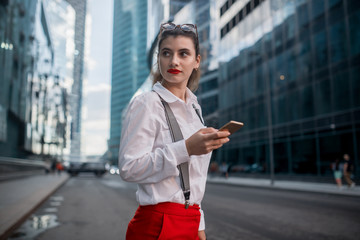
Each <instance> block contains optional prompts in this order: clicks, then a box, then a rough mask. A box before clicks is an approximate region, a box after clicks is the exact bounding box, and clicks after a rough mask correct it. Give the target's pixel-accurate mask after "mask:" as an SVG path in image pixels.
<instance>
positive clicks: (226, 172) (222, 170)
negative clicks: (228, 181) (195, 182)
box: [220, 162, 229, 178]
mask: <svg viewBox="0 0 360 240" xmlns="http://www.w3.org/2000/svg"><path fill="white" fill-rule="evenodd" d="M220 173H221V176H223V177H225V178H228V177H229V165H227V164H226V162H222V164H221V166H220Z"/></svg>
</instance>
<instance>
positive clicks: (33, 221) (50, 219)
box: [8, 214, 60, 240]
mask: <svg viewBox="0 0 360 240" xmlns="http://www.w3.org/2000/svg"><path fill="white" fill-rule="evenodd" d="M59 225H60V223H59V222H58V221H57V216H56V215H54V214H44V215H39V216H37V215H33V216H31V217H30V218H29V219H28V220H27V221H26V222H25V223H24V224H23V225H21V227H20V228H19V229H17V230H16V231H15V232H14V233H13V234H12V235H11V236H10V238H8V239H9V240H12V239H14V240H15V239H16V240H32V239H35V237H36V236H37V235H39V234H41V233H42V232H44V231H46V230H48V229H50V228H54V227H56V226H59Z"/></svg>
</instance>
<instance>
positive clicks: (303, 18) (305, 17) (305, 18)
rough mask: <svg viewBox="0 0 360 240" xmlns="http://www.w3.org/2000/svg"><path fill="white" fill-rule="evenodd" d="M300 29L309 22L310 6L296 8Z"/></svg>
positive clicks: (305, 4) (303, 5)
mask: <svg viewBox="0 0 360 240" xmlns="http://www.w3.org/2000/svg"><path fill="white" fill-rule="evenodd" d="M296 12H297V17H298V24H299V29H301V27H302V26H304V25H306V24H307V23H308V22H309V12H308V5H307V3H304V4H302V5H300V6H298V7H297V8H296Z"/></svg>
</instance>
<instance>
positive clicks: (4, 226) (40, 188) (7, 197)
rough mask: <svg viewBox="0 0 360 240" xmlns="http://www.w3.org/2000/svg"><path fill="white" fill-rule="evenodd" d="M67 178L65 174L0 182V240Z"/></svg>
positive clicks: (5, 237)
mask: <svg viewBox="0 0 360 240" xmlns="http://www.w3.org/2000/svg"><path fill="white" fill-rule="evenodd" d="M68 178H69V175H68V174H67V173H65V172H64V173H62V174H61V175H57V174H48V175H45V174H44V175H34V176H30V177H24V178H18V179H15V180H14V179H12V180H8V181H1V182H0V240H2V239H7V238H8V237H9V235H10V234H11V233H12V231H14V230H15V229H16V228H17V227H19V226H20V225H21V224H22V222H23V221H25V220H26V219H27V218H28V217H29V216H30V215H31V213H32V212H33V211H34V210H35V209H36V208H38V207H39V206H40V205H41V204H42V203H43V202H44V201H45V200H46V199H47V198H48V197H49V196H50V195H51V194H52V193H53V192H55V191H56V190H57V189H58V188H59V187H60V186H61V185H62V184H64V183H65V182H66V181H67V180H68Z"/></svg>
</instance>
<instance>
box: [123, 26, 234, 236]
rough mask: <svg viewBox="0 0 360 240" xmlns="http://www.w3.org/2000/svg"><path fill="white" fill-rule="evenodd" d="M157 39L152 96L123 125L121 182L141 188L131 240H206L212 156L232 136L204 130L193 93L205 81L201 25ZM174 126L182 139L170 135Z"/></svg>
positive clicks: (169, 30) (170, 30)
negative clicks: (202, 77) (205, 209)
mask: <svg viewBox="0 0 360 240" xmlns="http://www.w3.org/2000/svg"><path fill="white" fill-rule="evenodd" d="M158 39H159V40H158V53H157V64H156V66H157V69H156V70H155V71H154V72H153V84H154V85H153V91H152V92H147V93H144V94H142V95H139V96H137V97H135V98H134V99H133V100H132V101H131V102H130V104H129V106H128V108H127V110H126V113H125V118H124V121H123V124H122V133H121V140H120V152H119V169H120V175H121V177H122V179H123V180H125V181H128V182H135V183H137V184H138V190H137V192H136V196H137V201H138V202H139V205H140V206H139V207H138V209H137V211H136V213H135V216H134V217H133V219H132V220H131V221H130V223H129V225H128V229H127V232H126V239H131V240H136V239H141V240H147V239H181V240H185V239H189V240H190V239H191V240H195V239H206V236H205V231H204V230H205V222H204V214H203V211H202V210H201V201H202V198H203V196H204V192H205V184H206V178H207V171H208V168H209V162H210V157H211V152H212V151H213V150H214V149H218V148H220V147H221V146H222V145H223V144H224V143H226V142H228V141H229V138H228V136H229V135H230V133H229V132H227V131H226V132H222V131H218V130H216V129H214V128H205V127H204V125H203V122H202V121H203V120H202V117H201V110H200V106H199V104H198V102H197V98H196V96H195V95H194V94H193V92H192V91H195V89H196V88H197V85H198V82H199V77H200V72H199V66H200V50H199V40H198V33H197V28H196V25H193V24H182V25H175V24H173V23H164V24H162V25H161V27H160V33H159V36H158ZM169 108H170V110H169ZM170 113H173V114H172V116H171V117H169V115H170ZM167 114H169V115H167ZM174 119H175V121H174ZM174 122H177V124H174V125H178V126H179V128H178V127H175V128H176V129H177V131H171V130H172V129H173V128H172V127H171V126H172V124H171V123H174ZM174 132H176V133H179V132H180V133H181V134H182V137H181V140H176V139H175V137H174V135H177V136H178V135H179V134H174ZM183 163H185V165H186V163H188V173H189V174H188V179H189V180H190V181H189V182H190V190H189V191H185V190H183V186H184V185H185V184H184V182H185V181H183V180H185V179H186V177H185V176H183V174H181V175H180V176H179V172H180V170H179V169H178V166H180V165H181V166H183ZM181 172H182V171H181ZM190 193H191V194H190ZM189 194H190V195H189Z"/></svg>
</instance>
